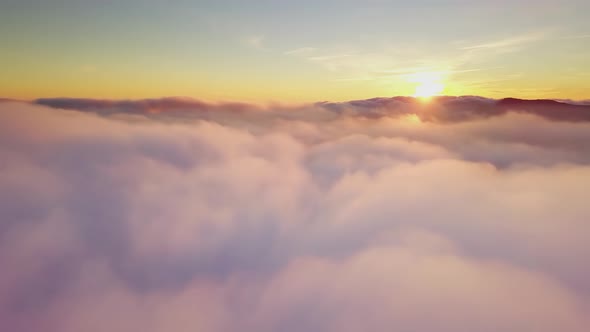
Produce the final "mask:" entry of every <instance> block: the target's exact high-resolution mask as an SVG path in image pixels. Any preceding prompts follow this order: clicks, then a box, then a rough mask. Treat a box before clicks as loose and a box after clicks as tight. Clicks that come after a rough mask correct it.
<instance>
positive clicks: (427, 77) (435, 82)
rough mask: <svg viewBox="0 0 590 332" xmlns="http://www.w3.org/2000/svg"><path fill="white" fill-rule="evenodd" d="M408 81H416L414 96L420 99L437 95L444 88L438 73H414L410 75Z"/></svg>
mask: <svg viewBox="0 0 590 332" xmlns="http://www.w3.org/2000/svg"><path fill="white" fill-rule="evenodd" d="M409 81H410V82H413V83H417V86H416V90H415V92H414V97H417V98H422V99H429V98H430V97H433V96H438V95H440V94H441V93H442V92H443V90H444V88H445V87H444V85H443V84H442V79H441V77H440V75H437V74H436V73H416V74H414V75H412V76H411V77H410V80H409Z"/></svg>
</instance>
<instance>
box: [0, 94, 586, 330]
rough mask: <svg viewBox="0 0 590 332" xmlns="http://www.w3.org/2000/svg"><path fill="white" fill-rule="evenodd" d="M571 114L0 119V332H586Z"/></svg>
mask: <svg viewBox="0 0 590 332" xmlns="http://www.w3.org/2000/svg"><path fill="white" fill-rule="evenodd" d="M589 107H590V106H588V105H587V104H586V103H573V102H565V101H559V102H558V101H547V100H541V101H523V100H516V99H503V100H490V99H485V98H480V97H440V98H436V99H433V100H431V101H430V102H422V101H419V100H415V99H413V98H405V97H396V98H377V99H371V100H361V101H351V102H346V103H327V102H325V103H317V104H314V105H307V106H299V107H286V106H269V107H264V108H260V107H256V106H254V105H247V104H235V103H229V104H209V103H204V102H201V101H196V100H192V99H185V98H166V99H156V100H142V101H105V100H87V99H40V100H36V101H34V102H30V103H28V102H27V103H25V102H15V101H4V102H2V103H0V155H1V158H0V265H1V266H3V267H4V268H3V269H2V273H0V330H2V331H4V330H6V331H25V332H27V331H31V332H32V331H40V330H43V331H50V332H52V331H56V332H57V331H60V332H62V331H63V332H69V331H89V332H94V331H96V332H102V331H153V332H160V331H204V332H209V331H215V332H217V331H227V332H233V331H252V332H254V331H256V332H266V331H268V332H270V331H286V332H295V331H309V332H320V331H321V332H324V331H327V332H331V331H338V332H342V331H344V332H348V331H360V330H362V331H440V332H468V331H503V332H523V331H531V332H533V331H534V332H554V331H567V332H586V331H588V330H589V328H590V264H588V263H587V262H586V261H587V259H586V258H587V257H588V256H590V243H589V242H588V240H587V239H588V237H589V236H590V223H589V222H588V221H590V206H589V205H588V203H587V200H588V197H587V188H589V187H590V144H588V142H590V122H589V119H590V111H589Z"/></svg>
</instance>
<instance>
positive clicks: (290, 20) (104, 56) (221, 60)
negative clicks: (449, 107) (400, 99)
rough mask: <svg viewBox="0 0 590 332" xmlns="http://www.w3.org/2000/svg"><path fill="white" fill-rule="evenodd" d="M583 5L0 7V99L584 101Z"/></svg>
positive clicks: (542, 0) (349, 0)
mask: <svg viewBox="0 0 590 332" xmlns="http://www.w3.org/2000/svg"><path fill="white" fill-rule="evenodd" d="M589 11H590V3H588V1H584V0H566V1H546V0H538V1H537V0H535V1H532V0H531V1H529V0H517V1H505V0H499V1H481V0H473V1H462V0H457V1H384V0H366V1H353V0H341V1H312V0H302V1H286V0H284V1H283V0H275V1H270V0H268V1H261V0H254V1H237V0H235V1H232V0H217V1H194V0H193V1H188V0H177V1H167V2H164V1H155V0H143V1H140V0H124V1H91V0H75V1H74V0H46V1H32V0H18V1H17V0H3V1H2V2H1V3H0V43H1V44H2V45H3V47H2V51H1V52H0V68H1V69H2V75H1V76H0V95H1V96H2V97H5V98H15V99H27V100H28V99H34V98H40V97H66V96H67V97H85V98H106V99H125V98H156V97H163V96H188V97H194V98H199V99H203V100H209V101H228V100H233V101H246V102H259V103H268V102H284V103H300V102H315V101H323V100H330V101H345V100H352V99H365V98H370V97H376V96H397V95H414V94H416V90H419V88H418V87H419V86H420V85H421V84H423V83H424V81H428V82H430V84H432V82H434V83H436V84H437V86H438V88H437V89H435V90H437V93H439V94H446V95H481V96H486V97H494V98H500V97H520V98H563V99H565V98H567V99H586V98H588V95H589V94H590V90H589V89H590V88H589V87H590V22H589V21H588V20H587V15H586V13H588V12H589Z"/></svg>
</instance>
